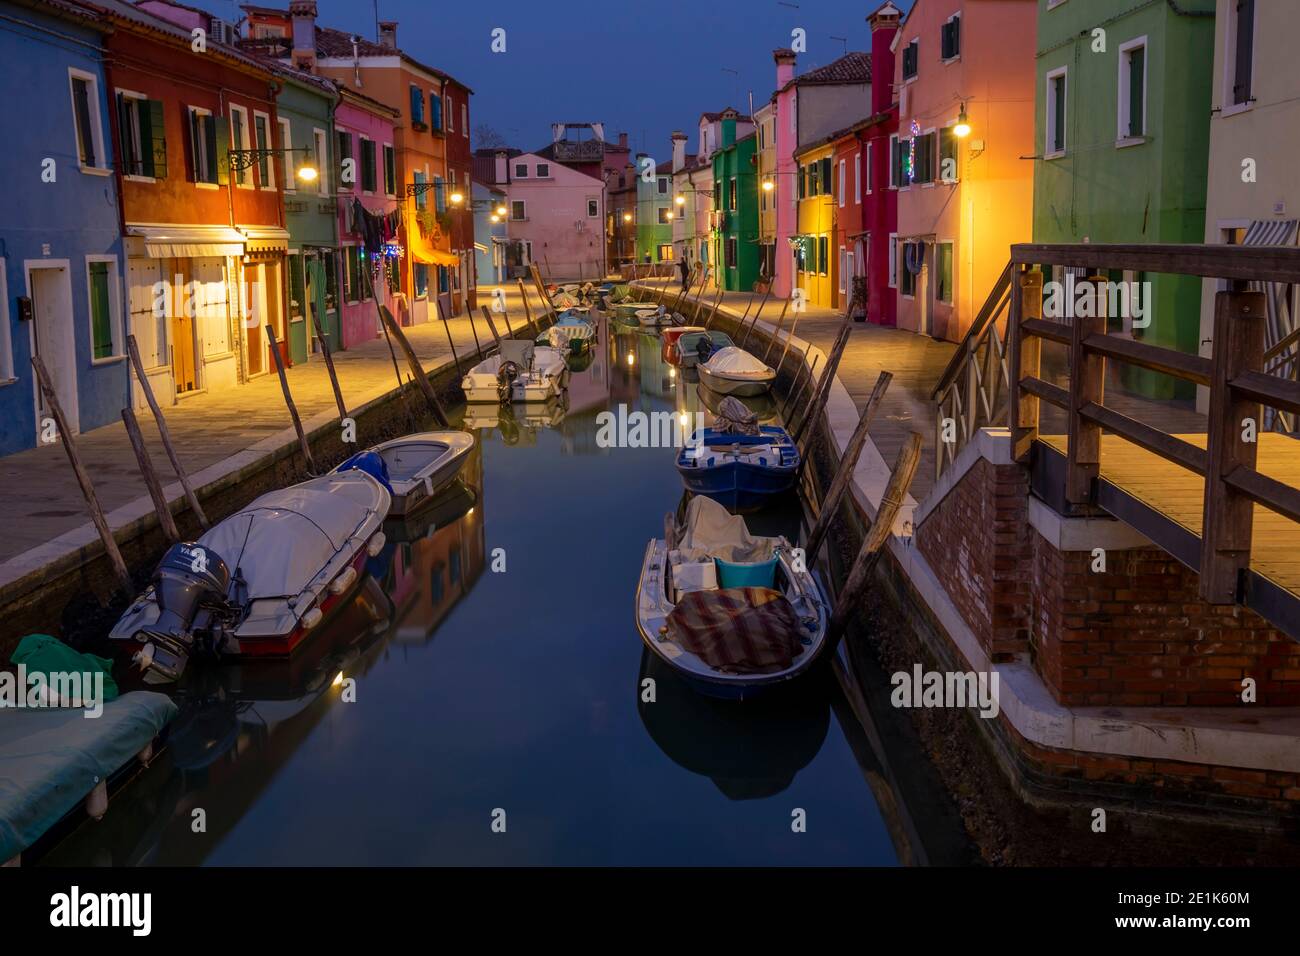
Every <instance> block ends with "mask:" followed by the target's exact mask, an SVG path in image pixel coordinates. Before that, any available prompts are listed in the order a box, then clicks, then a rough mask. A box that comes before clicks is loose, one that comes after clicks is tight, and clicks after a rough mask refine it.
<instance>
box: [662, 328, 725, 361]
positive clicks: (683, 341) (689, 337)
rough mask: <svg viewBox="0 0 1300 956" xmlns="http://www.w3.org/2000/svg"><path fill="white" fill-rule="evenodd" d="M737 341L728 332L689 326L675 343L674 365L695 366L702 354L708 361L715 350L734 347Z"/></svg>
mask: <svg viewBox="0 0 1300 956" xmlns="http://www.w3.org/2000/svg"><path fill="white" fill-rule="evenodd" d="M735 345H736V343H735V342H733V341H731V336H729V335H727V333H726V332H717V331H709V332H706V331H702V330H699V329H698V328H697V327H694V326H692V327H688V329H687V331H686V332H685V333H684V334H683V335H681V336H680V337H679V338H678V339H677V340H676V341H675V342H674V343H673V356H674V358H675V359H676V361H675V362H673V364H674V365H679V366H681V367H682V368H695V367H696V366H697V365H699V363H700V359H701V356H702V357H703V359H704V361H706V362H707V361H708V360H709V357H710V356H712V355H713V353H714V352H717V351H719V350H720V349H725V348H734V347H735Z"/></svg>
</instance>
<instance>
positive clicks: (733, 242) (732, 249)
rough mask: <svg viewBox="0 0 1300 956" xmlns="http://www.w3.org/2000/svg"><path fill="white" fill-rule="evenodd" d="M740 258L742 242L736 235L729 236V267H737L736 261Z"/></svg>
mask: <svg viewBox="0 0 1300 956" xmlns="http://www.w3.org/2000/svg"><path fill="white" fill-rule="evenodd" d="M739 259H740V242H739V240H737V239H736V237H735V236H728V237H727V268H728V269H734V268H736V263H737V262H738V261H739Z"/></svg>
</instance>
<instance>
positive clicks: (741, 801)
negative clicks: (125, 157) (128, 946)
mask: <svg viewBox="0 0 1300 956" xmlns="http://www.w3.org/2000/svg"><path fill="white" fill-rule="evenodd" d="M600 342H601V346H600V348H599V350H598V351H597V353H596V355H595V356H594V358H593V359H592V360H591V361H590V363H589V364H588V365H587V367H586V368H585V369H584V370H582V371H578V372H575V373H574V375H573V382H572V384H571V386H570V390H569V395H568V398H567V402H566V403H564V404H561V405H553V406H552V407H546V406H542V407H536V408H534V407H531V406H530V407H523V406H519V407H516V408H514V409H496V408H474V409H471V410H470V411H469V412H468V413H467V414H466V417H465V421H466V424H467V426H468V427H470V428H472V429H473V430H474V431H475V432H476V433H477V434H478V436H479V437H480V446H479V448H478V449H476V451H475V453H474V455H473V456H472V458H471V460H470V461H469V462H468V463H467V465H466V468H465V470H464V472H463V473H462V479H461V482H460V484H458V485H457V486H456V487H455V488H453V489H452V490H451V491H450V492H449V493H447V494H445V495H442V496H440V498H439V499H438V501H437V502H436V503H435V504H434V505H433V506H432V507H430V508H429V509H425V510H424V511H422V512H421V513H420V514H418V515H416V516H414V517H413V518H412V519H410V520H408V521H406V522H404V523H402V524H395V523H393V522H390V523H389V525H388V527H387V528H386V531H387V533H388V535H389V544H388V546H387V548H386V550H385V551H384V552H383V553H382V554H381V555H380V556H379V557H377V558H376V559H374V560H373V561H372V563H371V572H372V577H373V581H372V582H371V583H369V584H368V585H367V587H366V589H365V590H364V591H363V592H362V594H361V596H360V597H359V598H358V600H357V601H356V602H355V604H354V605H353V606H351V607H350V608H349V609H348V611H347V613H346V617H344V618H342V619H340V620H338V621H337V622H336V623H335V624H333V625H332V626H330V627H328V628H327V629H326V630H325V631H323V632H322V633H321V634H319V635H317V637H316V639H315V640H314V641H313V642H312V643H311V645H309V646H308V648H307V649H306V650H305V652H304V653H301V654H299V655H298V656H297V657H295V658H294V659H293V661H291V662H288V663H284V664H278V665H270V666H267V665H248V666H241V667H229V668H222V669H213V670H210V671H209V672H207V673H206V674H204V675H203V676H202V679H201V680H196V681H195V682H194V683H193V684H192V685H191V686H189V687H187V688H186V689H185V691H184V693H183V694H182V695H181V697H182V699H181V703H182V715H181V717H180V719H179V720H178V721H177V722H176V724H175V726H174V727H173V729H172V732H171V744H170V748H169V751H168V753H167V755H166V756H165V757H163V758H160V759H159V761H158V762H157V763H156V764H155V765H154V767H153V768H151V770H150V771H149V772H148V773H146V774H145V775H143V776H142V777H141V778H140V779H139V780H137V781H136V782H135V783H133V784H132V785H131V789H129V790H127V791H125V792H123V793H122V794H120V795H119V796H118V797H117V798H116V799H115V800H114V802H113V804H112V805H111V807H110V811H109V813H108V815H107V816H106V817H105V818H104V819H103V820H102V821H100V822H99V823H97V824H91V825H87V826H84V827H82V828H81V829H80V830H79V831H78V832H77V833H76V834H74V835H73V837H71V838H70V839H69V840H67V841H65V843H64V844H63V845H62V846H60V847H59V848H57V849H56V850H55V851H54V852H53V853H52V854H51V855H50V857H49V858H48V860H49V861H50V862H55V863H87V862H102V863H115V864H137V863H144V864H198V863H203V864H214V865H231V864H296V863H301V864H428V863H446V864H479V863H482V864H492V863H500V864H509V863H515V864H546V863H559V864H622V863H626V864H687V865H689V864H760V863H775V864H850V863H862V864H881V863H893V862H894V861H895V859H896V857H895V852H894V848H893V845H892V843H891V840H890V836H889V833H888V832H887V829H886V826H885V823H884V821H883V820H882V817H881V814H880V812H879V810H878V808H877V805H876V803H875V801H874V799H873V796H872V792H871V790H870V789H869V788H868V786H867V784H866V782H865V781H864V778H863V774H862V771H861V770H860V769H859V766H858V764H857V762H856V761H855V758H854V754H853V752H852V751H851V750H850V747H849V745H848V743H847V741H846V738H845V734H844V731H843V730H842V729H841V726H840V724H839V722H838V719H837V717H836V714H835V712H834V711H833V710H832V695H833V694H836V693H838V691H837V689H836V686H835V682H834V680H833V679H830V678H829V676H828V674H827V673H826V672H825V671H815V672H813V673H812V674H810V675H808V676H807V678H806V679H804V680H801V681H800V682H798V683H797V684H796V685H795V686H794V687H792V688H791V689H790V691H789V692H788V693H783V694H782V695H780V696H779V697H775V698H773V699H772V700H767V701H765V700H759V701H746V702H744V703H743V704H733V703H723V702H717V701H712V700H709V699H706V698H702V697H699V696H697V695H696V694H694V693H693V692H692V691H690V690H689V689H688V688H686V687H685V686H683V685H682V684H681V683H680V682H679V681H678V680H677V679H676V678H675V677H674V675H672V674H671V673H668V672H666V671H663V669H662V668H661V667H660V666H659V665H658V664H657V662H656V659H654V658H653V657H652V656H651V655H648V654H646V653H644V651H643V648H642V645H641V642H640V640H639V639H638V637H637V633H636V628H635V625H634V623H633V620H632V609H633V594H634V590H635V588H636V583H637V575H638V572H639V569H640V561H641V557H642V554H643V550H644V547H645V543H646V541H647V540H648V539H649V538H650V537H652V536H655V535H657V534H660V533H661V529H662V527H663V515H664V513H665V512H666V511H669V510H672V509H674V508H675V507H676V506H677V504H678V501H679V499H680V496H681V485H680V482H679V480H678V477H677V474H676V471H675V470H674V468H673V467H672V456H673V452H672V451H670V450H666V449H603V448H600V447H598V446H597V444H596V441H595V434H596V429H597V425H596V416H597V413H598V412H600V411H602V410H604V409H606V408H609V407H611V406H616V405H618V404H619V403H626V404H627V405H628V406H629V407H631V408H633V409H641V410H644V411H678V412H683V411H685V412H693V411H695V410H696V409H697V408H701V407H707V403H705V402H704V401H703V400H702V399H701V396H700V394H699V392H698V391H697V388H696V384H695V382H694V381H687V380H686V378H687V377H693V376H683V375H682V374H680V373H678V372H677V370H675V369H673V368H672V367H671V366H669V365H668V364H667V363H666V362H665V361H664V360H663V356H662V354H661V351H660V346H659V341H658V339H657V338H656V337H655V336H653V335H647V334H643V333H640V332H637V331H631V330H619V329H617V328H613V329H602V330H601V338H600ZM772 411H773V412H774V409H773V410H772ZM797 518H798V515H797V513H795V512H794V511H793V510H792V509H791V508H786V509H784V510H781V509H778V511H777V512H775V513H774V514H771V515H767V516H764V520H763V521H762V522H759V524H765V525H767V526H768V527H758V526H755V530H764V531H767V532H768V533H772V532H773V531H775V530H777V528H776V527H775V526H780V528H781V529H782V530H785V531H786V533H787V534H789V533H791V531H792V530H793V528H794V527H797V523H796V522H797ZM502 567H504V570H494V568H496V569H500V568H502ZM339 675H345V676H346V677H348V678H353V679H355V681H356V701H355V702H353V703H347V702H344V701H342V700H341V699H340V687H339V684H338V682H337V679H338V677H339ZM645 677H654V678H655V680H656V681H657V687H658V694H657V700H656V702H654V703H644V702H642V700H641V696H640V693H639V689H640V687H641V681H642V679H643V678H645ZM497 808H500V809H502V810H504V811H505V814H506V824H507V829H506V832H505V833H493V832H492V830H491V828H490V823H491V818H492V813H493V811H494V810H495V809H497ZM796 809H802V810H804V811H805V812H806V814H807V821H808V822H807V832H806V833H793V832H792V830H791V819H792V816H791V815H792V813H793V812H794V811H795V810H796ZM196 810H203V811H204V813H205V815H206V824H207V832H206V833H194V832H193V829H192V826H191V821H192V820H193V818H194V811H196Z"/></svg>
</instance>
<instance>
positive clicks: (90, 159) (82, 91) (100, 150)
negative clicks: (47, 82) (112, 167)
mask: <svg viewBox="0 0 1300 956" xmlns="http://www.w3.org/2000/svg"><path fill="white" fill-rule="evenodd" d="M68 76H69V78H70V79H71V82H72V125H73V129H74V130H75V131H76V134H77V161H78V162H79V163H80V164H81V168H82V169H107V168H108V164H107V162H106V158H105V156H104V138H103V133H102V132H101V131H100V125H99V84H98V83H96V82H95V78H94V77H93V76H91V75H90V74H89V73H82V72H81V71H79V70H69V71H68Z"/></svg>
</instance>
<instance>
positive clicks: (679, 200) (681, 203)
mask: <svg viewBox="0 0 1300 956" xmlns="http://www.w3.org/2000/svg"><path fill="white" fill-rule="evenodd" d="M677 205H679V206H685V205H686V197H685V196H683V195H681V194H678V196H677Z"/></svg>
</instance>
